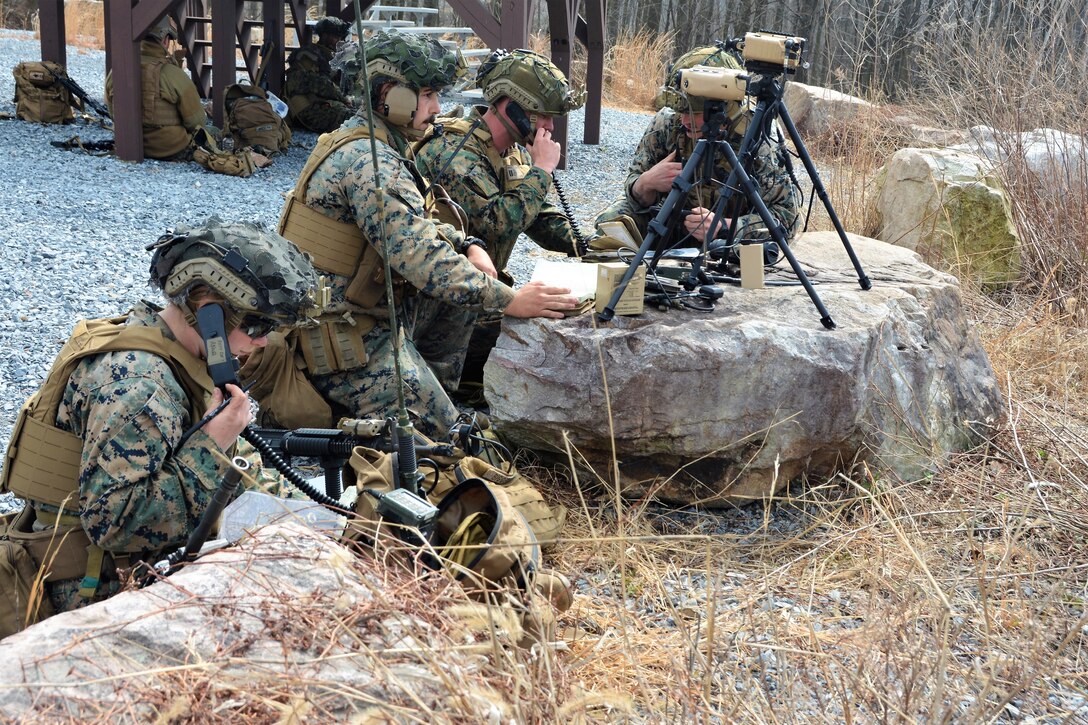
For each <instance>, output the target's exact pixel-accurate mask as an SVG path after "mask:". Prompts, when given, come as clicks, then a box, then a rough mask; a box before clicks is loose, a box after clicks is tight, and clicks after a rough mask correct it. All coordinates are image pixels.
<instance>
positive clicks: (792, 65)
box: [726, 30, 808, 75]
mask: <svg viewBox="0 0 1088 725" xmlns="http://www.w3.org/2000/svg"><path fill="white" fill-rule="evenodd" d="M726 47H727V48H729V49H730V50H739V51H740V54H741V57H742V58H744V67H745V68H746V69H747V70H749V71H751V72H753V73H759V74H763V75H780V74H783V73H785V74H787V75H793V74H794V73H796V72H797V69H798V68H807V67H808V64H807V63H802V62H801V55H802V54H803V53H804V50H805V39H804V38H800V37H798V36H796V35H788V34H786V33H775V32H773V31H769V30H761V31H759V32H758V33H746V34H745V36H744V37H743V38H733V39H731V40H729V41H728V42H727V43H726Z"/></svg>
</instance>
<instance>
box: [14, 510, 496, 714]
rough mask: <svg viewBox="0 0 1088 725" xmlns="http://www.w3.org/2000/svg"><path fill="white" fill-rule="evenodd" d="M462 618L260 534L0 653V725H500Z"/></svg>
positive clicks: (311, 537)
mask: <svg viewBox="0 0 1088 725" xmlns="http://www.w3.org/2000/svg"><path fill="white" fill-rule="evenodd" d="M466 606H468V607H469V609H471V607H473V606H481V605H472V604H471V603H469V602H467V601H466V600H465V598H464V594H463V593H462V592H461V591H460V587H459V586H457V585H455V584H454V585H452V587H451V585H450V584H449V583H448V582H443V580H441V579H437V578H431V579H421V578H420V577H418V576H415V575H413V574H412V573H411V572H408V571H400V570H399V569H396V568H390V567H388V566H387V565H385V564H383V563H382V562H378V561H375V560H374V559H373V558H371V557H366V556H357V555H356V554H354V553H353V552H351V551H349V550H348V549H346V548H344V547H343V546H340V545H339V544H337V543H335V542H334V541H333V540H331V539H329V538H328V537H326V536H324V535H322V534H319V533H317V532H315V531H313V530H312V529H309V528H307V527H305V526H304V525H301V524H298V523H284V524H281V525H274V526H269V527H266V528H263V529H261V530H259V532H257V534H256V538H254V539H249V540H246V541H244V542H243V543H242V544H241V545H240V546H238V547H235V548H231V549H226V550H222V551H218V552H215V553H213V554H210V555H207V556H205V557H202V558H201V559H200V560H199V561H198V562H197V563H195V564H191V565H189V566H187V567H185V568H184V569H183V570H182V571H180V572H178V573H177V574H175V575H174V576H171V577H170V578H168V579H166V580H164V581H160V582H157V583H155V584H153V585H152V586H150V587H148V588H146V589H140V590H137V591H127V592H122V593H120V594H118V595H117V596H115V597H113V598H111V599H109V600H107V601H105V602H101V603H98V604H93V605H91V606H88V607H85V608H83V609H77V610H74V611H71V612H65V613H63V614H58V615H56V616H55V617H52V618H51V619H47V620H45V621H44V622H41V623H39V624H36V625H34V626H33V627H30V628H29V629H26V630H24V631H23V632H20V633H18V634H15V635H12V636H11V637H8V638H6V639H4V640H3V641H2V642H0V660H2V661H3V662H5V663H7V664H5V665H4V667H3V668H2V669H0V690H2V691H3V696H2V697H0V721H3V722H61V721H63V722H91V721H94V722H117V721H119V720H124V721H131V722H153V721H154V722H163V723H165V722H181V721H185V722H206V721H208V720H211V719H213V715H212V714H213V713H214V719H215V720H216V721H217V722H218V721H221V720H229V719H232V716H231V713H234V715H233V719H234V720H235V721H237V722H249V721H251V720H252V721H261V722H272V721H273V720H275V721H277V722H284V723H287V722H292V723H294V722H348V721H352V722H364V721H365V722H386V721H387V720H388V721H393V720H400V719H407V720H412V721H415V720H429V719H431V718H432V717H433V716H434V713H435V712H452V713H456V714H457V715H458V716H459V717H463V718H464V719H465V720H466V721H468V722H488V721H489V719H493V721H495V722H498V721H499V720H500V719H502V720H503V721H504V722H505V721H508V720H509V719H510V718H511V717H513V715H512V713H513V712H514V708H513V707H511V704H510V702H509V700H508V698H507V697H506V695H505V694H504V692H501V691H499V690H498V689H496V688H495V686H494V684H493V682H492V681H489V673H488V668H487V667H486V663H487V660H486V658H485V657H484V656H482V655H481V654H480V653H479V650H480V649H483V650H488V651H490V650H491V648H492V647H493V645H492V643H490V642H485V643H481V645H480V646H479V649H476V648H474V647H473V645H472V642H473V636H472V633H471V632H470V631H469V629H468V628H466V626H464V625H463V624H461V623H460V622H459V621H458V620H452V619H451V617H450V615H449V612H451V611H452V610H455V609H457V608H458V607H461V608H464V607H466ZM477 616H479V615H478V614H477ZM111 713H112V715H111Z"/></svg>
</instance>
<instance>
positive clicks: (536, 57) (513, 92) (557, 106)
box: [476, 48, 586, 116]
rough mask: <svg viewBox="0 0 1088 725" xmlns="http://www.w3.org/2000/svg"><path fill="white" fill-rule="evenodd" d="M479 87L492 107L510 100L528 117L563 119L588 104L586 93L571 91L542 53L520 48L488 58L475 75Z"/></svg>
mask: <svg viewBox="0 0 1088 725" xmlns="http://www.w3.org/2000/svg"><path fill="white" fill-rule="evenodd" d="M476 85H478V86H479V87H480V89H481V90H482V91H483V94H484V99H486V100H487V102H488V103H490V104H491V105H494V104H495V103H497V102H498V101H499V100H501V99H502V98H511V99H513V100H515V101H517V102H518V104H520V105H521V107H522V108H523V109H524V110H525V111H526V112H527V113H543V114H547V115H549V116H563V115H566V114H567V113H568V112H569V111H573V110H574V109H576V108H581V107H582V105H583V104H584V103H585V102H586V92H585V91H584V90H572V89H571V86H570V82H569V81H567V77H566V76H565V75H563V71H561V70H559V68H557V67H556V66H555V64H554V63H552V62H551V61H550V60H548V59H547V58H545V57H544V56H543V55H541V54H540V53H534V52H533V51H531V50H524V49H520V48H519V49H518V50H513V51H506V50H496V51H495V52H493V53H492V54H491V55H489V56H488V57H487V58H486V59H485V60H484V61H483V62H482V63H481V64H480V68H479V70H478V71H477V72H476Z"/></svg>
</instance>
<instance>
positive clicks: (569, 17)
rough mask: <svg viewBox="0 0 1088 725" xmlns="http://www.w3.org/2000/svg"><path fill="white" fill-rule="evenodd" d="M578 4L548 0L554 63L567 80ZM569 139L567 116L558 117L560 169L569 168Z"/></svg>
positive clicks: (554, 136)
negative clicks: (574, 16) (560, 154)
mask: <svg viewBox="0 0 1088 725" xmlns="http://www.w3.org/2000/svg"><path fill="white" fill-rule="evenodd" d="M576 4H577V0H570V1H568V0H548V31H549V32H548V34H549V35H550V36H551V51H552V63H555V64H556V66H558V67H559V70H561V71H563V75H565V76H566V77H567V78H570V60H571V48H570V42H571V38H572V37H573V36H574V18H573V13H574V9H573V7H572V5H576ZM505 21H506V18H505V17H504V18H503V25H504V26H505ZM526 23H528V21H526ZM525 31H526V32H525V34H526V36H528V24H526V28H525ZM523 47H524V46H523ZM567 137H568V129H567V118H566V116H556V117H555V130H554V131H553V132H552V138H553V139H555V140H556V141H558V142H559V144H560V145H561V146H562V147H563V154H562V156H560V157H559V166H557V167H556V168H559V169H565V168H567V143H568V138H567Z"/></svg>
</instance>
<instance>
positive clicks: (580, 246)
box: [552, 171, 589, 257]
mask: <svg viewBox="0 0 1088 725" xmlns="http://www.w3.org/2000/svg"><path fill="white" fill-rule="evenodd" d="M552 183H553V184H555V195H556V196H558V197H559V206H561V207H562V208H563V214H564V215H565V216H566V217H567V223H569V224H570V231H571V233H572V234H573V235H574V241H575V249H574V251H575V252H576V255H575V256H578V257H582V256H584V255H585V253H586V252H588V251H589V242H587V241H586V238H585V236H584V235H583V234H582V230H581V229H580V228H579V227H578V222H576V221H575V220H574V210H573V208H571V205H570V202H569V201H568V200H567V194H566V192H565V191H563V186H562V185H561V184H560V183H559V174H557V173H555V172H554V171H553V172H552Z"/></svg>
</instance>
